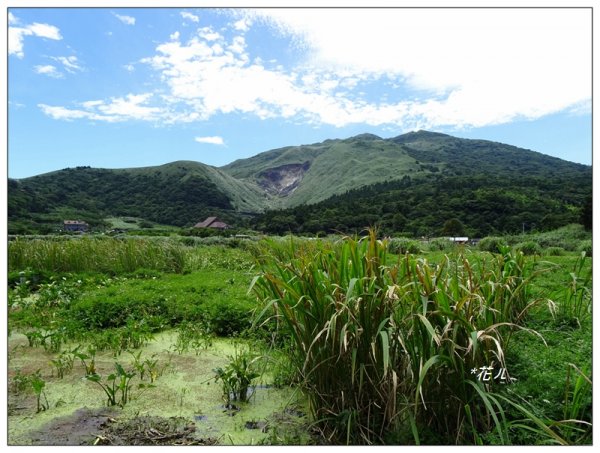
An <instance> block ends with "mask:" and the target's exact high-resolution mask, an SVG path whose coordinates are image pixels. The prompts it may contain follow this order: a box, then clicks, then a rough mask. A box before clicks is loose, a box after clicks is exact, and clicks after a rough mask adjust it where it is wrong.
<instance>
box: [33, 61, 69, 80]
mask: <svg viewBox="0 0 600 453" xmlns="http://www.w3.org/2000/svg"><path fill="white" fill-rule="evenodd" d="M33 70H34V71H35V72H36V73H37V74H44V75H47V76H48V77H53V78H55V79H60V78H62V77H63V75H62V73H61V72H59V71H58V70H57V69H56V67H55V66H52V65H50V64H48V65H38V66H35V67H34V68H33Z"/></svg>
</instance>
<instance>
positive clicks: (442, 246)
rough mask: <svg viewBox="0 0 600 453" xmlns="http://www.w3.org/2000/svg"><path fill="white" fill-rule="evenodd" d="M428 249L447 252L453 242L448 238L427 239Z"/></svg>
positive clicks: (452, 245)
mask: <svg viewBox="0 0 600 453" xmlns="http://www.w3.org/2000/svg"><path fill="white" fill-rule="evenodd" d="M428 246H429V251H431V252H437V251H440V252H448V251H450V250H452V248H453V247H454V243H453V242H452V241H450V240H448V239H444V238H436V239H432V240H431V241H429V244H428Z"/></svg>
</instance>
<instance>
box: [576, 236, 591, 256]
mask: <svg viewBox="0 0 600 453" xmlns="http://www.w3.org/2000/svg"><path fill="white" fill-rule="evenodd" d="M592 250H593V249H592V241H591V239H586V240H583V241H581V242H580V243H579V247H577V251H578V252H585V256H592Z"/></svg>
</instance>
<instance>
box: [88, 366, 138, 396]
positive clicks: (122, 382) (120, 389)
mask: <svg viewBox="0 0 600 453" xmlns="http://www.w3.org/2000/svg"><path fill="white" fill-rule="evenodd" d="M115 371H116V372H115V373H112V374H109V375H108V376H107V377H106V382H102V376H100V375H99V374H96V373H94V374H89V375H87V376H86V379H87V380H88V381H91V382H94V383H96V384H98V385H99V386H100V387H101V388H102V390H103V391H104V393H105V394H106V396H107V405H108V406H115V405H119V406H121V407H123V406H125V404H127V402H128V401H129V400H130V399H131V387H132V385H131V379H132V378H133V377H134V376H135V373H133V372H127V371H125V369H124V368H123V366H122V365H120V364H119V363H116V362H115Z"/></svg>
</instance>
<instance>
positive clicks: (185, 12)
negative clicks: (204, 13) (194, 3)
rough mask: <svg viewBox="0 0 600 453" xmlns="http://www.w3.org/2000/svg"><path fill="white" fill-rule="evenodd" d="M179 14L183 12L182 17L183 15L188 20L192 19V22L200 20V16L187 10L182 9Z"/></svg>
mask: <svg viewBox="0 0 600 453" xmlns="http://www.w3.org/2000/svg"><path fill="white" fill-rule="evenodd" d="M179 14H181V17H183V18H184V19H187V20H191V21H192V22H196V23H197V22H198V21H199V20H200V18H199V17H198V16H196V15H194V14H192V13H188V12H187V11H182V12H180V13H179Z"/></svg>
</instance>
